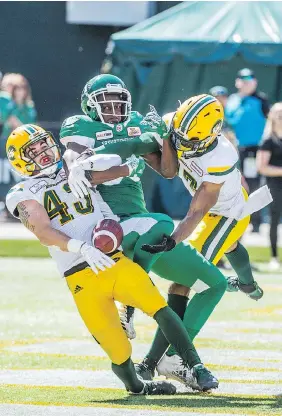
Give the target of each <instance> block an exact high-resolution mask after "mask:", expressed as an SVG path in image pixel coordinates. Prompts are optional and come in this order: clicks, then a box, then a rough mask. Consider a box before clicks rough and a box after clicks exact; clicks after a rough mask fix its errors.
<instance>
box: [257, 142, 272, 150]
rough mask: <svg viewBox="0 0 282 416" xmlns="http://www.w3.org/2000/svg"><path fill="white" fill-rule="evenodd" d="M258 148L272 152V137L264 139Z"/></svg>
mask: <svg viewBox="0 0 282 416" xmlns="http://www.w3.org/2000/svg"><path fill="white" fill-rule="evenodd" d="M259 150H267V151H269V152H272V150H273V142H272V139H267V140H265V141H264V142H263V143H262V144H261V145H260V148H259Z"/></svg>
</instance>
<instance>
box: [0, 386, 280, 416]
mask: <svg viewBox="0 0 282 416" xmlns="http://www.w3.org/2000/svg"><path fill="white" fill-rule="evenodd" d="M0 402H2V403H25V404H40V405H57V406H63V405H64V406H74V405H75V406H85V407H86V406H87V407H90V406H93V407H95V406H96V407H98V406H99V407H101V406H102V407H118V408H130V409H144V410H145V409H146V410H163V411H167V412H168V415H169V411H182V412H183V411H186V412H187V411H192V412H199V413H202V414H205V413H211V412H214V413H223V414H224V413H225V412H227V413H231V414H232V413H234V414H236V413H237V414H238V413H240V414H244V415H256V416H266V415H271V416H281V405H282V399H281V398H275V397H271V396H269V397H268V396H264V397H263V396H262V397H261V396H260V397H258V396H249V395H239V396H236V395H233V394H214V395H213V394H203V393H190V394H177V395H175V396H171V397H163V396H154V397H152V396H147V397H144V396H141V397H140V396H129V395H128V394H127V393H126V392H125V391H123V390H115V389H86V388H79V387H76V388H72V387H36V386H13V385H12V386H8V385H3V386H2V387H0ZM121 414H122V412H121Z"/></svg>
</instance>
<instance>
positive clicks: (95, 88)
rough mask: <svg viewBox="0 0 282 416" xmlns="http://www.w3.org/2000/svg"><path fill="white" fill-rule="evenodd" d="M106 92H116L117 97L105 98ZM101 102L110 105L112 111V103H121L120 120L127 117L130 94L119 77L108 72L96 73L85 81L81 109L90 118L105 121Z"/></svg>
mask: <svg viewBox="0 0 282 416" xmlns="http://www.w3.org/2000/svg"><path fill="white" fill-rule="evenodd" d="M107 94H111V95H115V94H116V95H117V98H118V99H115V100H112V99H111V100H107ZM101 103H103V104H105V103H107V104H109V105H112V111H113V113H114V103H119V104H121V105H122V111H121V116H122V120H121V121H122V122H124V121H126V120H127V119H128V117H129V114H130V111H131V95H130V92H129V91H128V90H127V89H126V86H125V84H124V82H123V81H122V80H121V79H120V78H118V77H116V76H115V75H110V74H104V75H97V76H96V77H94V78H91V79H90V80H89V81H88V82H87V83H86V85H85V87H84V88H83V91H82V94H81V109H82V111H83V112H84V114H86V115H87V116H89V117H90V118H92V120H96V121H102V122H103V123H105V121H104V117H103V112H102V109H101V105H100V104H101Z"/></svg>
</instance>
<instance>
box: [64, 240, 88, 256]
mask: <svg viewBox="0 0 282 416" xmlns="http://www.w3.org/2000/svg"><path fill="white" fill-rule="evenodd" d="M83 244H85V241H81V240H75V239H74V238H71V239H70V240H69V241H68V244H67V249H68V251H69V252H70V253H79V251H80V249H81V247H82V245H83Z"/></svg>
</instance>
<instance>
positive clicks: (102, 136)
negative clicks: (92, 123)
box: [96, 130, 113, 140]
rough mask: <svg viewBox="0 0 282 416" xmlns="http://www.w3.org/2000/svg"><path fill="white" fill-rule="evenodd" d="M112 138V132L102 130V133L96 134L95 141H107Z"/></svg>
mask: <svg viewBox="0 0 282 416" xmlns="http://www.w3.org/2000/svg"><path fill="white" fill-rule="evenodd" d="M112 138H113V132H112V130H104V131H98V132H97V133H96V139H97V140H108V139H112Z"/></svg>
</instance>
